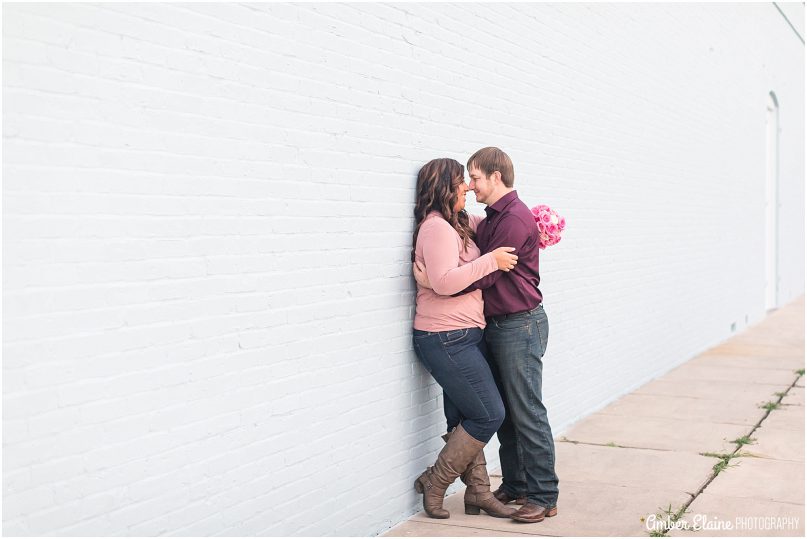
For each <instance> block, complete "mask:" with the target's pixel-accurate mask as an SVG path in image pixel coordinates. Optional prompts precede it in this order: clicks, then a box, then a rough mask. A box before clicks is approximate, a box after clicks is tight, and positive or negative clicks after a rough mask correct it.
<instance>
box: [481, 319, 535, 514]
mask: <svg viewBox="0 0 807 539" xmlns="http://www.w3.org/2000/svg"><path fill="white" fill-rule="evenodd" d="M489 327H490V326H488V328H489ZM488 334H489V329H485V337H486V339H487V337H488ZM494 341H496V339H495V338H494ZM495 348H496V347H488V350H487V353H486V357H488V362H489V364H490V370H491V372H492V373H493V379H494V381H495V382H496V387H497V388H498V390H499V394H500V395H501V396H502V401H503V402H504V422H503V423H502V426H501V427H499V430H498V431H497V432H496V437H497V438H498V439H499V462H500V463H501V466H502V489H503V490H504V491H505V492H506V493H507V494H508V495H509V496H510V497H511V498H514V499H515V498H523V497H524V496H526V494H527V480H526V477H525V475H524V468H523V458H522V457H521V455H520V453H519V451H520V449H519V445H518V443H517V442H516V431H515V428H514V427H513V422H512V420H511V419H510V407H509V405H508V404H507V393H506V392H505V389H504V385H503V384H502V380H501V374H500V373H499V365H498V362H499V361H500V359H499V357H498V356H497V355H496V354H495V352H494V349H495ZM501 360H506V358H501Z"/></svg>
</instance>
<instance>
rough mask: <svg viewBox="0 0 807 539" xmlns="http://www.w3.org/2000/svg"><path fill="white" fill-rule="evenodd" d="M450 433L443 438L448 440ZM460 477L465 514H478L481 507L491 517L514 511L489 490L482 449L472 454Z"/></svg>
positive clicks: (504, 515)
mask: <svg viewBox="0 0 807 539" xmlns="http://www.w3.org/2000/svg"><path fill="white" fill-rule="evenodd" d="M451 434H452V433H450V432H449V433H447V434H444V435H443V440H445V441H446V442H448V439H449V438H450V437H451ZM460 479H461V480H462V482H463V483H465V485H466V486H467V488H466V489H465V514H467V515H478V514H479V510H480V509H482V510H484V511H485V512H486V513H487V514H489V515H490V516H492V517H498V518H508V517H509V516H510V515H512V514H513V513H515V512H516V508H515V507H507V506H506V505H505V504H503V503H502V502H501V501H499V500H497V499H496V497H495V496H494V495H493V493H492V492H491V491H490V476H489V475H488V463H487V461H486V460H485V452H484V451H479V453H477V454H476V455H475V456H474V460H472V461H471V463H470V464H469V465H468V467H467V468H466V469H465V471H464V472H463V473H462V474H461V475H460Z"/></svg>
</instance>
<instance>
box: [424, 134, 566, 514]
mask: <svg viewBox="0 0 807 539" xmlns="http://www.w3.org/2000/svg"><path fill="white" fill-rule="evenodd" d="M467 165H468V176H469V177H470V183H469V184H466V183H465V169H464V167H463V166H462V165H461V164H460V163H458V162H457V161H455V160H453V159H435V160H433V161H430V162H428V163H426V165H424V166H423V168H421V169H420V172H419V173H418V178H417V187H416V197H417V198H416V204H415V233H414V238H413V254H412V258H413V262H414V267H413V271H414V273H415V279H416V280H417V283H418V287H417V300H416V302H417V307H416V314H415V319H414V329H413V335H412V340H413V345H414V349H415V353H416V354H417V356H418V358H419V359H420V361H421V362H422V363H423V365H424V366H425V367H426V369H427V370H428V371H429V372H430V373H431V375H432V376H433V377H434V379H435V380H436V381H437V383H438V384H440V386H441V387H442V388H443V402H444V411H445V416H446V422H447V427H448V428H447V433H446V434H445V435H444V436H443V439H444V440H445V446H444V447H443V449H442V450H441V451H440V454H439V455H438V457H437V461H436V462H435V463H434V465H433V466H429V467H428V468H427V469H426V471H424V472H423V473H422V474H421V475H420V476H419V477H418V478H417V479H416V480H415V489H416V490H417V492H418V493H422V494H423V507H424V509H425V510H426V513H427V514H428V515H429V516H430V517H432V518H449V516H450V515H449V513H448V511H447V510H445V509H443V498H444V496H445V491H446V489H447V488H448V486H449V485H451V483H453V482H454V480H455V479H456V478H457V477H459V478H461V480H462V481H463V482H464V483H465V484H466V485H467V488H466V491H465V512H466V513H467V514H479V512H480V510H484V511H485V512H486V513H488V514H489V515H491V516H494V517H500V518H512V519H514V520H516V521H519V522H540V521H541V520H543V519H544V518H545V517H551V516H554V515H555V514H557V500H558V477H557V475H556V474H555V446H554V442H553V440H552V432H551V429H550V426H549V421H548V418H547V412H546V408H545V407H544V405H543V403H542V396H541V370H542V361H541V358H542V357H543V355H544V352H545V351H546V345H547V338H548V336H549V325H548V320H547V317H546V314H545V313H544V309H543V305H542V299H543V298H542V295H541V292H540V290H539V289H538V284H539V282H540V276H539V274H538V239H539V237H538V229H537V227H536V224H535V218H534V217H533V215H532V213H531V212H530V209H529V208H528V207H527V206H526V205H525V204H524V202H522V201H521V200H520V199H519V198H518V193H517V192H516V191H515V190H514V189H513V181H514V175H513V163H512V161H511V160H510V158H509V157H508V156H507V154H506V153H504V152H503V151H501V150H500V149H498V148H493V147H489V148H482V149H481V150H479V151H477V152H476V153H475V154H473V155H472V156H471V157H470V159H468V163H467ZM469 190H472V191H474V193H475V194H476V200H477V202H480V203H483V204H485V205H486V206H487V207H486V208H485V216H484V217H482V216H477V215H470V214H468V213H467V212H466V211H465V196H466V193H467V192H468V191H469ZM494 433H496V434H497V435H498V438H499V442H500V444H501V448H500V449H499V457H500V459H501V465H502V480H503V481H502V485H501V486H500V487H499V488H498V489H497V490H496V491H495V492H491V491H490V478H489V477H488V471H487V464H486V462H485V455H484V452H483V451H482V450H483V448H484V447H485V445H486V444H487V443H488V441H490V439H491V438H492V437H493V434H494ZM512 501H515V502H516V503H517V504H521V505H522V507H521V508H519V509H516V508H515V507H512V506H509V507H508V505H507V504H509V503H510V502H512Z"/></svg>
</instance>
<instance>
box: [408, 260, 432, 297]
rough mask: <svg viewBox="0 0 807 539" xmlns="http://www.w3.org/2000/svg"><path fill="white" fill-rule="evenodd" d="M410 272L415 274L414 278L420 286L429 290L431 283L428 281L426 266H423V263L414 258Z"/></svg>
mask: <svg viewBox="0 0 807 539" xmlns="http://www.w3.org/2000/svg"><path fill="white" fill-rule="evenodd" d="M412 273H414V274H415V280H416V281H417V283H418V284H419V285H420V286H422V287H423V288H428V289H430V290H431V287H432V285H431V283H429V277H428V275H426V267H425V266H423V264H421V263H420V262H418V261H417V260H416V261H415V263H414V264H412Z"/></svg>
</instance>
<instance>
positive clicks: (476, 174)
mask: <svg viewBox="0 0 807 539" xmlns="http://www.w3.org/2000/svg"><path fill="white" fill-rule="evenodd" d="M494 174H495V172H494ZM468 176H470V178H471V183H470V184H469V186H468V187H469V188H470V189H472V190H473V192H474V193H476V201H477V202H479V203H480V204H487V201H488V199H489V198H490V196H491V195H492V194H493V190H494V188H495V184H494V182H493V174H491V175H490V176H487V175H485V173H484V172H482V171H481V170H479V169H478V168H476V167H473V168H470V169H468Z"/></svg>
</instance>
